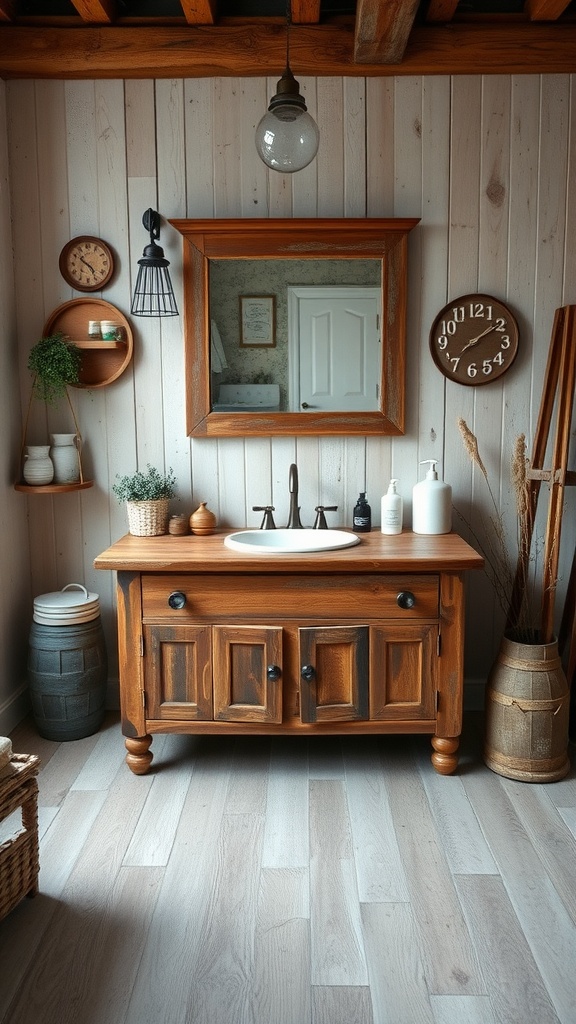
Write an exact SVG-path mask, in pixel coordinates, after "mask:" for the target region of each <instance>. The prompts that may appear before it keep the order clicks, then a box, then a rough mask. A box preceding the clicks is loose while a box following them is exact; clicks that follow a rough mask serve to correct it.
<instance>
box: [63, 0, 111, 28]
mask: <svg viewBox="0 0 576 1024" xmlns="http://www.w3.org/2000/svg"><path fill="white" fill-rule="evenodd" d="M72 3H73V5H74V7H75V8H76V10H77V11H78V14H79V15H80V17H81V18H82V21H85V22H87V23H88V24H91V25H112V24H113V22H114V21H115V20H116V17H117V15H118V9H117V3H116V0H72Z"/></svg>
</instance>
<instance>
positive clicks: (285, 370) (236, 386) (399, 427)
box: [170, 218, 419, 437]
mask: <svg viewBox="0 0 576 1024" xmlns="http://www.w3.org/2000/svg"><path fill="white" fill-rule="evenodd" d="M418 223H419V221H418V219H414V218H403V219H381V218H378V219H376V218H367V219H352V218H350V219H348V218H345V219H329V220H328V219H318V220H316V219H296V218H295V219H290V220H278V219H266V220H262V219H258V220H251V219H247V220H242V219H236V220H171V221H170V224H172V226H173V227H175V228H176V229H177V230H178V231H179V232H180V233H181V234H182V236H183V273H184V347H185V373H186V425H187V432H188V434H189V435H190V436H197V437H198V436H201V437H236V436H254V435H272V436H274V435H298V434H326V435H329V434H332V435H340V434H342V435H345V434H359V435H362V434H365V435H367V434H402V433H403V432H404V393H405V353H406V309H407V291H408V235H409V233H410V231H411V230H412V228H414V227H415V226H416V224H418Z"/></svg>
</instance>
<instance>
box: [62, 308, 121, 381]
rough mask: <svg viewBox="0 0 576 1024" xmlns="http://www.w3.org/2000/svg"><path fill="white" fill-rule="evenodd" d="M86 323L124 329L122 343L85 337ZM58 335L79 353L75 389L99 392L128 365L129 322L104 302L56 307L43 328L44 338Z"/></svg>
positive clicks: (117, 310)
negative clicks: (109, 322) (97, 322)
mask: <svg viewBox="0 0 576 1024" xmlns="http://www.w3.org/2000/svg"><path fill="white" fill-rule="evenodd" d="M89 320H113V321H115V322H116V323H119V324H121V325H122V327H123V328H124V334H125V337H126V341H100V340H94V339H93V338H89V337H88V321H89ZM58 331H61V332H62V334H63V335H64V336H65V337H66V338H68V340H69V341H71V342H73V343H74V345H77V346H78V348H79V349H81V350H82V363H81V366H80V374H79V376H80V381H79V383H78V384H75V385H71V386H72V387H78V388H103V387H105V386H106V385H107V384H111V383H112V381H114V380H117V378H118V377H119V376H120V374H122V373H124V370H125V369H126V367H127V366H128V365H129V363H130V360H131V359H132V354H133V351H134V337H133V334H132V328H131V326H130V323H129V321H128V320H127V318H126V317H125V316H124V314H123V313H121V312H120V310H119V309H117V308H116V306H113V305H112V304H111V303H110V302H106V301H105V300H104V299H72V300H71V301H70V302H64V303H63V304H62V305H61V306H58V308H57V309H55V310H54V312H53V313H51V315H50V316H49V317H48V320H47V321H46V323H45V325H44V337H49V336H50V335H51V334H56V333H57V332H58Z"/></svg>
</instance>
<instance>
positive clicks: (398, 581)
mask: <svg viewBox="0 0 576 1024" xmlns="http://www.w3.org/2000/svg"><path fill="white" fill-rule="evenodd" d="M171 595H183V599H184V603H183V604H182V600H183V599H182V596H178V597H174V596H172V597H171ZM438 601H439V578H438V576H437V575H433V574H430V575H424V574H419V575H411V574H408V573H401V574H400V573H399V574H394V575H383V574H380V573H372V574H366V575H354V576H339V575H334V576H330V575H312V574H304V573H303V574H293V575H285V576H284V575H282V576H279V575H264V574H257V573H254V574H251V575H250V574H247V573H246V574H242V575H240V574H238V575H236V574H226V573H223V574H218V575H216V574H215V575H213V576H207V575H193V574H182V575H169V576H167V575H165V574H162V575H153V574H147V575H144V576H143V577H142V605H143V614H144V619H145V620H146V621H157V620H158V619H169V620H175V619H176V620H178V619H179V620H183V619H193V618H200V617H201V618H204V617H206V618H211V619H214V618H217V619H219V620H222V619H223V620H226V619H229V618H231V617H232V618H236V617H239V616H241V617H242V618H247V617H249V618H258V619H263V620H266V621H270V620H274V619H277V618H283V619H286V618H298V619H302V618H316V619H318V618H326V617H341V616H346V617H347V618H354V619H369V618H378V619H381V618H387V619H388V618H402V619H413V618H422V619H435V618H437V617H438ZM179 605H181V607H179Z"/></svg>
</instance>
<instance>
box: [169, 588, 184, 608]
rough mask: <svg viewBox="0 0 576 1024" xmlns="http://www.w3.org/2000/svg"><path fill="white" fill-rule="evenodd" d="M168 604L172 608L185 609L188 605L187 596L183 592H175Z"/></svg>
mask: <svg viewBox="0 0 576 1024" xmlns="http://www.w3.org/2000/svg"><path fill="white" fill-rule="evenodd" d="M168 604H169V605H170V607H171V608H183V607H184V605H185V604H186V594H183V593H182V591H181V590H174V591H173V592H172V593H171V594H170V597H169V598H168Z"/></svg>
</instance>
